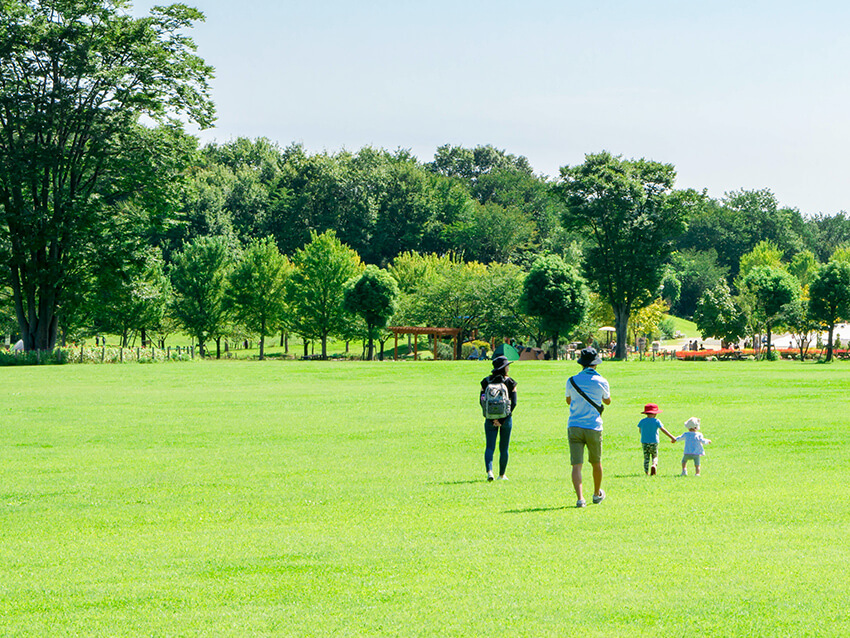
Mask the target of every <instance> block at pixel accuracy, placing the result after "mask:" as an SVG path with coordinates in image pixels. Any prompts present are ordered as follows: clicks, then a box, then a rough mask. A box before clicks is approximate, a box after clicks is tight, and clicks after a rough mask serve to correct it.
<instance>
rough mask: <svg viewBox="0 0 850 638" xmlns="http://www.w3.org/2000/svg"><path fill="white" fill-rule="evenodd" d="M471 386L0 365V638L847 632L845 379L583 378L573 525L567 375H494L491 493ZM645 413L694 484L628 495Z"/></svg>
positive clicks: (428, 366) (462, 378)
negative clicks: (594, 463)
mask: <svg viewBox="0 0 850 638" xmlns="http://www.w3.org/2000/svg"><path fill="white" fill-rule="evenodd" d="M488 370H489V366H488V365H487V364H486V363H485V362H420V363H411V362H404V363H392V362H386V363H377V362H373V363H352V362H338V363H330V362H279V361H269V362H265V363H260V362H244V361H242V362H234V361H230V362H226V361H222V362H196V363H183V364H160V365H137V364H132V365H130V364H126V365H117V366H98V365H91V366H79V365H69V366H56V367H46V366H44V367H29V368H5V369H0V380H2V388H3V404H2V405H3V407H2V412H0V414H2V418H0V472H2V485H0V635H4V636H484V635H488V636H591V637H595V636H639V635H656V636H818V637H823V636H848V635H850V604H848V603H850V594H849V593H848V589H847V584H848V572H850V568H849V567H848V566H850V539H848V532H850V487H848V478H850V436H848V432H847V427H848V417H847V415H848V410H847V407H848V389H850V366H848V365H847V364H846V363H835V364H832V365H817V364H808V363H807V364H800V363H794V362H775V363H756V362H735V363H733V362H729V363H723V362H715V363H698V362H693V363H682V362H650V361H645V362H637V361H633V362H625V363H605V364H603V365H601V366H600V368H599V370H600V372H602V373H603V374H604V375H605V376H606V377H607V378H608V379H609V381H610V383H611V387H612V398H613V402H612V405H611V406H610V407H609V408H607V409H606V411H605V415H604V418H605V439H604V459H603V463H604V467H605V472H606V474H605V479H604V488H605V489H606V491H607V493H608V498H607V499H606V500H605V501H604V502H603V503H602V504H600V505H595V506H594V505H590V506H588V507H587V508H586V509H583V510H577V509H575V508H574V507H573V506H574V504H575V496H574V494H573V491H572V488H571V486H570V483H569V464H568V463H569V461H568V452H567V445H566V436H565V433H566V417H567V408H566V406H565V404H564V398H563V393H564V386H565V383H566V379H567V377H568V375H569V374H573V373H575V372H576V371H577V370H578V366H577V365H576V364H575V363H573V362H557V363H555V362H520V363H516V364H514V365H513V366H512V368H511V373H512V376H514V377H515V378H516V379H517V380H518V381H519V387H518V390H519V397H520V404H519V406H518V409H517V411H516V413H515V417H514V431H513V439H512V444H511V461H510V465H509V467H508V476H509V477H510V481H506V482H504V481H497V482H493V483H487V482H486V481H484V466H483V448H484V436H483V425H482V419H481V417H480V412H479V409H478V407H477V402H476V397H477V388H478V382H479V380H480V378H481V377H482V376H484V375H485V374H486V373H487V372H488ZM646 402H657V403H659V404H660V405H661V407H662V408H663V410H664V412H663V413H662V414H661V415H660V416H661V420H662V422H663V423H664V424H665V425H666V426H667V428H668V429H669V430H671V431H672V432H673V433H674V434H680V433H681V432H682V431H683V427H682V424H683V422H684V420H685V419H686V418H688V417H690V416H699V417H701V418H702V424H703V427H702V430H703V433H704V434H705V435H706V436H707V437H708V438H710V439H712V440H713V441H714V442H713V443H712V445H710V446H708V448H707V452H708V455H707V457H706V458H705V460H704V462H703V476H701V477H699V478H696V477H693V476H689V477H680V476H678V474H679V471H680V459H681V454H682V447H681V445H682V444H681V443H679V444H676V445H671V444H669V443H663V442H662V444H661V450H660V475H659V476H657V477H647V476H645V475H644V473H643V459H642V453H641V448H640V444H639V440H638V434H637V427H636V425H637V422H638V420H639V418H640V416H641V415H640V412H641V409H642V407H643V404H644V403H646ZM662 438H663V437H662ZM497 457H498V453H497ZM588 470H589V466H586V472H585V476H586V479H588V480H589V474H590V473H589V471H588ZM587 489H588V492H589V491H590V489H591V488H590V487H589V486H588V487H587Z"/></svg>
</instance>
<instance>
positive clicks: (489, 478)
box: [487, 470, 494, 481]
mask: <svg viewBox="0 0 850 638" xmlns="http://www.w3.org/2000/svg"><path fill="white" fill-rule="evenodd" d="M493 478H494V477H493V470H490V471H489V472H487V480H488V481H492V480H493Z"/></svg>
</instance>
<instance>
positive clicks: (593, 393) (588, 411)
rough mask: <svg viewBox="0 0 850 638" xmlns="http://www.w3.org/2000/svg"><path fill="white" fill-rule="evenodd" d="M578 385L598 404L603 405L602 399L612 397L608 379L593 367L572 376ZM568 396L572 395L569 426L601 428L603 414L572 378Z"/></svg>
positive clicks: (568, 385)
mask: <svg viewBox="0 0 850 638" xmlns="http://www.w3.org/2000/svg"><path fill="white" fill-rule="evenodd" d="M572 378H573V379H575V382H576V385H578V387H580V388H581V389H582V392H584V393H585V394H586V395H587V396H588V397H589V398H590V400H591V401H593V402H594V403H595V404H596V405H602V399H610V398H611V390H610V389H609V387H608V381H606V380H605V378H604V377H603V376H602V375H601V374H599V373H598V372H597V371H596V370H594V369H593V368H585V369H584V370H582V371H581V372H579V373H578V374H577V375H575V376H574V377H572ZM567 396H568V397H570V420H569V427H571V428H584V429H585V430H601V429H602V415H601V414H599V411H598V410H597V409H596V408H594V407H593V406H592V405H590V403H588V402H587V401H586V400H585V398H584V397H583V396H581V395H580V394H579V393H578V392H576V389H575V388H574V387H573V384H572V383H570V380H569V379H567Z"/></svg>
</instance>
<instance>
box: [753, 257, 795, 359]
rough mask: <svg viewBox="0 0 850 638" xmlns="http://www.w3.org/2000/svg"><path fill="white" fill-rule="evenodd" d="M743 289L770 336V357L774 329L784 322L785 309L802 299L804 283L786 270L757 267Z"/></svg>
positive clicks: (754, 312)
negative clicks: (801, 286) (801, 285)
mask: <svg viewBox="0 0 850 638" xmlns="http://www.w3.org/2000/svg"><path fill="white" fill-rule="evenodd" d="M740 287H741V290H742V292H744V293H745V294H748V295H750V296H751V298H752V300H753V306H752V307H753V316H754V319H755V320H756V321H757V322H758V323H759V324H760V325H761V326H763V327H764V330H765V332H766V333H767V352H768V353H770V348H771V338H772V333H773V328H774V326H776V325H777V324H778V323H779V322H780V321H781V319H782V312H783V308H784V306H785V305H787V304H790V303H792V302H794V301H796V300H798V299H799V298H800V295H801V290H800V282H799V281H798V280H797V278H796V277H794V275H792V274H790V273H789V272H788V271H786V270H784V269H782V268H777V267H775V266H756V267H755V268H753V269H752V270H750V271H749V272H748V273H747V275H746V276H745V277H744V278H743V280H741V282H740Z"/></svg>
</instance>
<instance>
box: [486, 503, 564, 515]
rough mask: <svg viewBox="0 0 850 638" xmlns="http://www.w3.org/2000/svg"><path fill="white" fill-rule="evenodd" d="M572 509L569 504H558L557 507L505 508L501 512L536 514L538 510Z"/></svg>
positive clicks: (556, 510)
mask: <svg viewBox="0 0 850 638" xmlns="http://www.w3.org/2000/svg"><path fill="white" fill-rule="evenodd" d="M567 509H574V508H572V507H570V506H569V505H558V506H557V507H527V508H525V509H520V510H505V511H504V512H502V513H503V514H536V513H538V512H558V511H560V510H567Z"/></svg>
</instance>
